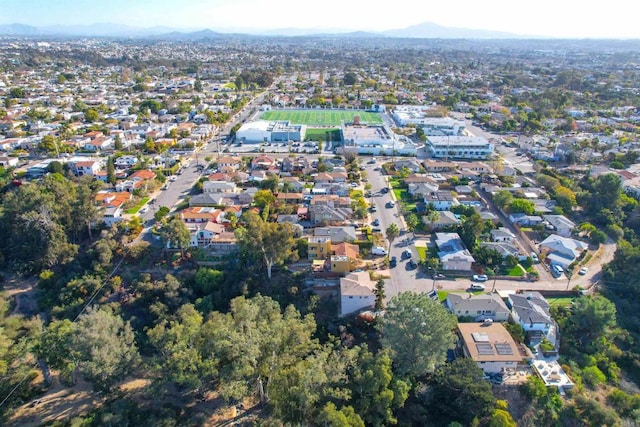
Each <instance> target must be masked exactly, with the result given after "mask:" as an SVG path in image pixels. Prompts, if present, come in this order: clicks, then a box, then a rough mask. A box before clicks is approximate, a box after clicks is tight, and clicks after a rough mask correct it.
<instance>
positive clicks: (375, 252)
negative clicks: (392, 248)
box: [371, 246, 387, 255]
mask: <svg viewBox="0 0 640 427" xmlns="http://www.w3.org/2000/svg"><path fill="white" fill-rule="evenodd" d="M371 254H373V255H386V254H387V250H386V249H385V248H383V247H382V246H374V247H373V249H371Z"/></svg>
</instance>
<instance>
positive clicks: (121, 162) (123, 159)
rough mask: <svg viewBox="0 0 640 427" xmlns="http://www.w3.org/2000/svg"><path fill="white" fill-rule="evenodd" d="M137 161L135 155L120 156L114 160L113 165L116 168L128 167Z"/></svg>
mask: <svg viewBox="0 0 640 427" xmlns="http://www.w3.org/2000/svg"><path fill="white" fill-rule="evenodd" d="M137 163H138V158H137V157H136V156H120V157H118V158H117V159H116V160H115V161H114V162H113V165H114V166H115V167H116V168H118V169H129V168H131V167H133V166H135V165H136V164H137Z"/></svg>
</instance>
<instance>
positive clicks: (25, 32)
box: [0, 24, 40, 36]
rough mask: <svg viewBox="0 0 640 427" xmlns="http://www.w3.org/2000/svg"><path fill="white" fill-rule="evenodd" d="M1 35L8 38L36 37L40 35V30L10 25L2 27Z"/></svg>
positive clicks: (0, 28) (20, 25)
mask: <svg viewBox="0 0 640 427" xmlns="http://www.w3.org/2000/svg"><path fill="white" fill-rule="evenodd" d="M0 34H4V35H7V36H34V35H36V34H40V30H39V29H38V28H37V27H32V26H31V25H24V24H8V25H0Z"/></svg>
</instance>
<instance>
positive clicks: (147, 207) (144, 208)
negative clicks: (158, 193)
mask: <svg viewBox="0 0 640 427" xmlns="http://www.w3.org/2000/svg"><path fill="white" fill-rule="evenodd" d="M139 212H140V213H141V214H143V213H147V212H149V206H143V207H142V208H140V210H139Z"/></svg>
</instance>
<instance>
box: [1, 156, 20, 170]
mask: <svg viewBox="0 0 640 427" xmlns="http://www.w3.org/2000/svg"><path fill="white" fill-rule="evenodd" d="M0 166H2V167H3V168H13V167H16V166H18V158H17V157H0Z"/></svg>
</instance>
